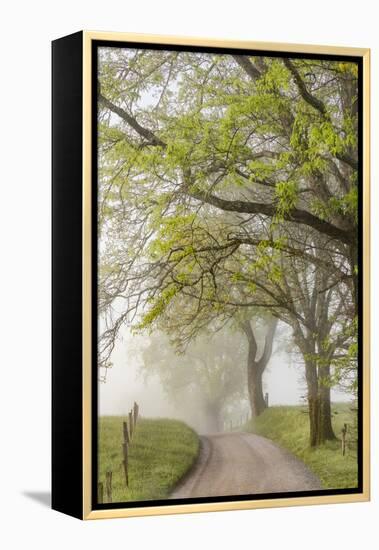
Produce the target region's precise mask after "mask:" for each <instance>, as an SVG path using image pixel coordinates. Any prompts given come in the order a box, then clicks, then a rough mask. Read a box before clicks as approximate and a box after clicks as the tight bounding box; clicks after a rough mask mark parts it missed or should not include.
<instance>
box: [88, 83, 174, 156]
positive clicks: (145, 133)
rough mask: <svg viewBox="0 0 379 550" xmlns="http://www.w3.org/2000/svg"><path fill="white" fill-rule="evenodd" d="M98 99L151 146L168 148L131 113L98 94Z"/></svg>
mask: <svg viewBox="0 0 379 550" xmlns="http://www.w3.org/2000/svg"><path fill="white" fill-rule="evenodd" d="M98 99H99V101H100V103H102V104H103V105H104V107H107V108H108V109H109V110H110V111H112V113H115V114H116V115H118V116H119V117H120V118H122V119H123V120H124V121H125V122H126V123H127V124H129V126H131V127H132V128H133V130H135V131H136V132H137V133H138V134H139V135H140V136H141V137H143V138H145V139H146V140H147V141H148V142H149V144H151V145H159V146H160V147H166V144H165V143H164V142H163V141H162V140H161V139H159V138H158V137H157V136H156V135H155V134H154V133H153V132H152V131H151V130H149V129H148V128H144V127H143V126H141V124H139V123H138V122H137V120H136V119H135V118H134V117H133V116H131V115H130V114H129V113H127V112H126V111H125V110H124V109H122V108H121V107H118V106H117V105H115V104H114V103H112V101H109V99H107V98H106V97H104V96H103V95H102V94H101V93H99V94H98Z"/></svg>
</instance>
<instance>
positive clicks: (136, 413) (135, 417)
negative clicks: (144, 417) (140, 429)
mask: <svg viewBox="0 0 379 550" xmlns="http://www.w3.org/2000/svg"><path fill="white" fill-rule="evenodd" d="M133 413H134V427H135V426H136V424H137V420H138V413H139V407H138V404H137V403H136V402H135V401H134V405H133Z"/></svg>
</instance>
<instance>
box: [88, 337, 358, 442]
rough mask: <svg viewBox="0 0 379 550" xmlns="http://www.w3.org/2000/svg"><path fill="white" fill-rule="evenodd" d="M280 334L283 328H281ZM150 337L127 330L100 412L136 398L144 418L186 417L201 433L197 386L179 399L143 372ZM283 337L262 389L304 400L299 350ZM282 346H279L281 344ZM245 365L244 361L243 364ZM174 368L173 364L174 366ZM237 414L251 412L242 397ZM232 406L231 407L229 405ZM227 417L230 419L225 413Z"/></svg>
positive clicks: (272, 397)
mask: <svg viewBox="0 0 379 550" xmlns="http://www.w3.org/2000/svg"><path fill="white" fill-rule="evenodd" d="M280 335H281V337H282V339H284V338H285V337H286V334H285V330H284V332H283V330H282V331H281V332H280ZM148 342H149V336H148V335H146V336H132V335H131V334H130V333H129V332H128V331H124V334H123V338H122V339H121V340H118V342H117V344H116V346H115V349H114V352H113V355H112V363H113V366H112V368H110V369H107V373H106V381H105V382H99V400H98V403H99V410H98V413H99V415H101V416H103V415H126V414H127V413H128V411H129V410H130V409H131V407H132V405H133V403H134V401H136V402H137V403H138V404H139V407H140V412H141V415H142V416H145V417H170V418H177V419H180V420H183V421H185V422H187V423H188V424H189V425H191V426H192V427H193V428H195V429H196V430H198V431H199V432H203V433H205V432H206V431H207V430H206V427H205V424H204V418H203V413H202V411H201V409H200V407H199V405H198V402H197V401H196V398H194V392H193V390H191V391H190V390H189V389H188V390H187V389H186V388H184V389H183V388H182V390H181V393H180V399H179V403H178V402H176V403H175V400H174V399H173V398H172V396H169V395H168V394H167V392H166V391H165V390H164V388H163V386H162V384H161V382H160V378H159V376H157V375H151V376H148V377H146V375H144V372H143V369H142V365H143V361H142V358H141V350H143V349H144V347H146V345H147V343H148ZM283 347H285V345H284V346H283V345H282V342H279V345H277V346H276V349H275V347H274V353H273V355H272V357H271V360H270V363H269V365H268V367H267V369H266V371H265V373H264V376H263V384H264V391H265V392H267V393H268V394H269V405H271V406H274V405H300V404H305V395H306V384H305V380H304V369H303V366H302V364H301V359H300V357H299V354H296V353H288V352H287V351H283ZM278 348H279V349H278ZM242 367H244V365H242ZM173 368H175V365H173ZM350 398H351V396H349V395H347V394H346V393H342V392H339V391H336V390H332V400H333V401H347V400H349V399H350ZM233 407H234V409H233V410H234V412H233V411H232V413H231V414H232V417H235V415H236V413H235V411H237V415H238V418H240V415H243V417H245V415H246V414H247V413H248V412H249V405H248V400H247V398H246V397H243V396H241V397H240V398H239V399H235V400H234V403H233ZM229 410H230V409H229ZM225 421H228V418H227V417H225Z"/></svg>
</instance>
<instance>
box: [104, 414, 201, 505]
mask: <svg viewBox="0 0 379 550" xmlns="http://www.w3.org/2000/svg"><path fill="white" fill-rule="evenodd" d="M123 420H124V418H123V417H120V416H105V417H101V418H100V422H99V476H98V477H99V480H103V479H105V473H106V472H107V471H112V472H113V478H112V495H113V502H127V501H136V500H139V501H141V500H150V499H154V500H157V499H164V498H166V497H167V496H168V495H169V493H170V491H171V490H172V489H173V487H174V486H175V485H176V484H177V483H178V481H179V480H180V479H181V478H182V477H183V475H184V474H185V473H186V472H187V471H188V469H189V468H190V467H191V466H192V464H193V463H194V461H195V459H196V457H197V455H198V452H199V438H198V436H197V434H196V433H195V432H194V431H193V430H192V429H191V428H190V427H189V426H187V425H186V424H184V423H183V422H180V421H177V420H168V419H156V420H150V419H144V418H141V419H139V421H138V424H137V427H136V431H135V434H134V435H133V442H132V444H131V445H130V448H129V487H128V488H126V487H125V478H124V470H123V466H122V460H123V459H122V447H121V445H122V422H123Z"/></svg>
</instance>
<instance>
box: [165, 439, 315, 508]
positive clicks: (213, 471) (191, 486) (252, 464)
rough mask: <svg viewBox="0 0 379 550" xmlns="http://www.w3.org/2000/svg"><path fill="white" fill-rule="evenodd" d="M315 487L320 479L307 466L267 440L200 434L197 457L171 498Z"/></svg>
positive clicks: (313, 488) (303, 489) (250, 493)
mask: <svg viewBox="0 0 379 550" xmlns="http://www.w3.org/2000/svg"><path fill="white" fill-rule="evenodd" d="M316 489H321V485H320V481H319V480H318V479H317V478H316V476H315V475H314V474H313V473H312V472H311V471H310V470H309V469H308V468H307V466H305V464H304V463H303V462H301V461H300V460H298V459H297V458H296V457H295V456H293V455H291V454H290V453H289V452H287V451H286V450H284V449H282V448H280V447H279V446H278V445H276V444H275V443H273V442H272V441H270V440H269V439H266V438H265V437H260V436H258V435H253V434H248V433H225V434H216V435H207V436H204V437H201V450H200V455H199V458H198V460H197V462H196V464H195V466H194V467H193V469H192V470H191V471H190V472H189V474H188V475H187V476H186V478H185V479H184V480H183V482H182V483H181V484H180V485H179V486H178V487H177V488H176V489H175V490H174V491H173V493H172V494H171V498H193V497H205V496H227V495H254V494H259V493H279V492H283V491H311V490H316Z"/></svg>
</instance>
